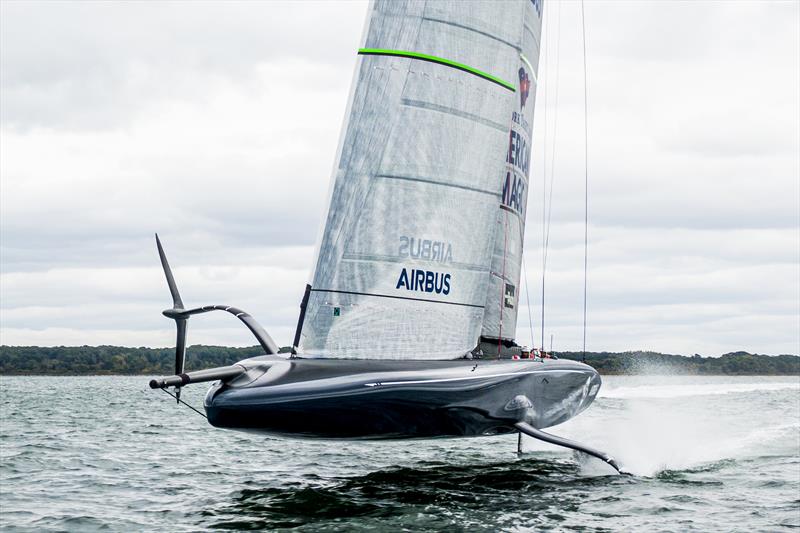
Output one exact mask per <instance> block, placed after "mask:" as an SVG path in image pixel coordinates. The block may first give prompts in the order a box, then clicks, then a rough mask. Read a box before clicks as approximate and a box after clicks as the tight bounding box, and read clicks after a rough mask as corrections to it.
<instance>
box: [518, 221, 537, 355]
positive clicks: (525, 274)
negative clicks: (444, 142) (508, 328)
mask: <svg viewBox="0 0 800 533" xmlns="http://www.w3.org/2000/svg"><path fill="white" fill-rule="evenodd" d="M520 233H522V230H521V229H520ZM521 239H522V242H523V243H524V240H525V237H524V236H522V237H521ZM523 246H524V244H523ZM522 275H523V278H524V280H525V303H526V305H527V306H528V327H529V328H530V330H531V348H533V346H534V344H533V342H534V338H533V315H532V314H531V299H530V296H529V295H528V271H527V270H526V269H525V251H524V248H523V252H522Z"/></svg>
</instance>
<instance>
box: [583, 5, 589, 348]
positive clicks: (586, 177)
mask: <svg viewBox="0 0 800 533" xmlns="http://www.w3.org/2000/svg"><path fill="white" fill-rule="evenodd" d="M581 31H582V37H583V151H584V156H583V161H584V177H583V361H584V362H586V293H587V290H586V289H587V285H588V267H589V96H588V89H587V86H588V82H587V76H586V20H585V16H584V7H583V0H581Z"/></svg>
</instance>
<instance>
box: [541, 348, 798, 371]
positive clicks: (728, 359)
mask: <svg viewBox="0 0 800 533" xmlns="http://www.w3.org/2000/svg"><path fill="white" fill-rule="evenodd" d="M556 355H557V356H558V357H561V358H563V359H572V360H574V361H581V360H583V353H582V352H561V353H556ZM586 364H588V365H591V366H593V367H594V368H596V369H597V371H598V372H600V373H601V374H701V375H733V376H748V375H768V376H778V375H793V376H796V375H800V357H798V356H796V355H759V354H751V353H747V352H732V353H727V354H725V355H722V356H720V357H702V356H700V355H698V354H694V355H693V356H691V357H686V356H683V355H672V354H663V353H658V352H643V351H636V352H622V353H613V352H587V353H586Z"/></svg>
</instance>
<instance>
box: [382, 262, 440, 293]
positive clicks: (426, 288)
mask: <svg viewBox="0 0 800 533" xmlns="http://www.w3.org/2000/svg"><path fill="white" fill-rule="evenodd" d="M395 288H396V289H402V288H405V289H406V290H407V291H419V292H435V293H436V294H444V295H445V296H447V295H448V294H450V274H446V273H444V272H432V271H430V270H417V269H414V268H412V269H411V270H406V269H405V268H403V270H401V271H400V277H399V278H398V279H397V286H396V287H395Z"/></svg>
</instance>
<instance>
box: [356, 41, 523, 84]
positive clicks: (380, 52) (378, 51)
mask: <svg viewBox="0 0 800 533" xmlns="http://www.w3.org/2000/svg"><path fill="white" fill-rule="evenodd" d="M358 53H359V55H364V56H394V57H407V58H410V59H419V60H421V61H430V62H431V63H439V64H440V65H444V66H446V67H451V68H455V69H458V70H463V71H464V72H469V73H470V74H474V75H475V76H478V77H479V78H483V79H485V80H487V81H490V82H492V83H496V84H497V85H500V86H501V87H505V88H506V89H508V90H509V91H511V92H516V88H515V87H514V86H513V85H512V84H510V83H508V82H507V81H505V80H502V79H500V78H498V77H497V76H492V75H491V74H489V73H486V72H483V71H482V70H478V69H476V68H472V67H470V66H467V65H464V64H463V63H458V62H456V61H451V60H449V59H444V58H443V57H436V56H431V55H428V54H421V53H419V52H407V51H405V50H385V49H383V48H359V49H358Z"/></svg>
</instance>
